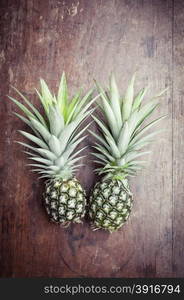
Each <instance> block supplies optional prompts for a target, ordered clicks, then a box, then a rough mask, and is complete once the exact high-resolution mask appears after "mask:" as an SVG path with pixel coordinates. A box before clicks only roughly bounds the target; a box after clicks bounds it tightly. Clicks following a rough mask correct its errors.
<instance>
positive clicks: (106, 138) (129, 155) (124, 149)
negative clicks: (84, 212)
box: [89, 74, 165, 232]
mask: <svg viewBox="0 0 184 300" xmlns="http://www.w3.org/2000/svg"><path fill="white" fill-rule="evenodd" d="M134 81H135V74H134V75H133V77H132V79H131V81H130V83H129V85H128V88H127V91H126V93H125V96H124V97H120V95H119V91H118V87H117V84H116V81H115V77H114V75H113V74H112V75H111V78H110V89H109V91H108V92H106V91H104V89H103V88H102V87H101V86H99V85H98V84H97V88H98V90H99V92H100V96H101V101H100V103H99V106H100V109H101V111H102V113H103V115H104V117H105V119H106V123H104V122H102V121H101V120H100V119H99V118H97V117H96V116H93V118H94V120H95V122H96V124H97V125H98V126H99V128H100V130H101V132H102V136H99V135H98V134H96V133H94V132H92V131H90V132H91V134H92V135H93V136H94V137H95V138H96V140H97V142H96V143H95V146H94V148H95V149H96V150H97V151H96V152H94V153H92V154H93V155H94V156H95V157H96V158H97V160H95V162H96V163H98V164H99V165H100V167H99V168H97V169H96V172H97V173H98V174H99V175H103V176H102V179H101V181H100V182H98V183H97V184H96V185H95V187H94V189H93V192H92V194H91V197H90V203H89V215H90V219H91V221H92V224H93V225H92V227H93V229H94V230H96V229H99V228H102V229H106V230H109V231H110V232H113V231H116V230H117V229H119V228H120V227H121V226H122V225H123V224H124V223H125V222H126V221H127V219H128V217H129V215H130V212H131V209H132V204H133V196H132V193H131V191H130V188H129V183H128V178H127V177H128V176H135V174H136V172H137V171H138V170H140V169H141V168H142V167H143V166H144V163H145V161H142V160H138V158H139V157H140V156H142V155H146V154H148V153H149V152H141V150H142V148H143V147H144V146H145V145H147V144H149V143H150V142H151V141H152V139H153V138H154V135H155V134H157V133H158V132H159V130H156V131H155V132H153V133H149V134H147V130H148V129H150V128H151V127H152V126H153V125H155V124H156V123H157V122H159V121H160V120H161V119H163V118H164V116H163V117H159V118H157V119H154V120H152V121H151V122H148V123H147V125H143V124H144V121H145V120H147V119H148V117H149V116H150V115H151V114H152V113H153V111H154V110H155V109H156V107H157V106H158V97H159V96H161V95H162V94H163V93H164V92H165V90H164V91H162V92H161V93H160V94H158V95H157V96H155V97H154V98H153V99H151V100H150V101H149V102H148V103H146V104H145V105H142V100H143V97H144V95H145V93H146V91H147V88H143V89H141V91H140V92H139V93H138V94H137V95H136V96H135V97H134Z"/></svg>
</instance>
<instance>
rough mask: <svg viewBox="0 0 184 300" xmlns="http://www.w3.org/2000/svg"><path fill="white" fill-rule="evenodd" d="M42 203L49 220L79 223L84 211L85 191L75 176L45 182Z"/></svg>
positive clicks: (64, 223)
mask: <svg viewBox="0 0 184 300" xmlns="http://www.w3.org/2000/svg"><path fill="white" fill-rule="evenodd" d="M44 204H45V208H46V211H47V214H48V215H49V217H50V219H51V221H53V222H56V223H60V224H62V225H66V226H67V225H68V224H69V222H75V223H80V222H81V218H83V217H84V213H85V205H86V200H85V192H84V190H83V189H82V187H81V185H80V183H79V182H78V180H77V179H76V178H72V179H69V180H66V181H64V180H63V179H60V180H59V179H57V180H50V181H47V182H46V188H45V193H44Z"/></svg>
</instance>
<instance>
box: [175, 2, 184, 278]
mask: <svg viewBox="0 0 184 300" xmlns="http://www.w3.org/2000/svg"><path fill="white" fill-rule="evenodd" d="M183 12H184V3H183V1H176V2H174V16H173V17H174V18H173V233H174V235H173V274H174V275H175V276H178V277H183V276H184V259H183V256H184V243H183V241H184V233H183V225H182V223H183V222H182V221H183V218H184V181H183V174H184V109H183V108H184V106H183V103H184V100H183V96H184V88H183V82H184V70H183V65H184V57H183V53H184V45H183V42H182V41H183V38H184V15H183Z"/></svg>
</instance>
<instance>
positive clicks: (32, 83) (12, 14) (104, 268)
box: [0, 0, 183, 277]
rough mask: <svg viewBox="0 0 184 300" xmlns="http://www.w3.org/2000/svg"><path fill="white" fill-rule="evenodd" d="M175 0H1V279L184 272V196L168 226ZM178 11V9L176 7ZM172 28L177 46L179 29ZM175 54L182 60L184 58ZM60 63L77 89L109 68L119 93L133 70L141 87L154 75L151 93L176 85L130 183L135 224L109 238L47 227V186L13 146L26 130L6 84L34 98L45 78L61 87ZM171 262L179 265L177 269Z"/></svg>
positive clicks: (89, 173)
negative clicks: (183, 259)
mask: <svg viewBox="0 0 184 300" xmlns="http://www.w3.org/2000/svg"><path fill="white" fill-rule="evenodd" d="M179 2H180V1H179ZM172 3H173V1H171V0H167V1H160V0H156V1H146V0H145V1H139V0H136V1H126V0H121V1H120V0H116V1H115V0H114V1H110V0H109V1H106V0H102V1H97V0H94V1H85V0H80V1H76V0H73V1H70V0H69V1H48V5H45V1H44V0H41V1H34V0H29V1H28V0H27V1H25V0H20V1H10V2H7V1H4V2H3V1H1V10H0V13H1V14H2V21H1V22H2V26H1V28H2V29H1V32H2V42H1V47H2V49H1V51H0V62H1V74H2V75H1V76H2V77H1V88H0V93H1V99H2V102H1V105H0V109H1V118H0V128H2V134H1V137H0V145H1V151H2V155H1V157H0V167H1V179H2V183H1V191H2V192H1V196H2V199H1V202H0V211H1V213H0V214H1V227H2V234H1V243H0V247H1V248H0V249H1V268H0V270H1V271H0V272H1V276H8V277H10V276H13V277H33V276H50V277H51V276H58V277H79V276H80V277H82V276H88V277H155V276H158V277H169V276H172V274H174V276H177V275H178V274H179V275H180V276H181V275H182V267H180V266H179V260H180V258H181V257H182V253H181V250H182V248H181V244H180V242H181V243H182V241H183V236H182V233H181V232H180V226H181V225H180V222H181V221H177V219H178V218H179V220H181V219H180V218H181V214H180V209H182V202H181V200H179V204H178V206H175V219H174V227H172V224H173V223H172V222H173V219H172V205H173V204H172V195H173V193H172V100H173V101H174V102H173V103H174V109H175V110H174V111H175V118H176V120H175V125H174V126H175V128H176V132H177V133H178V136H179V134H181V131H180V128H179V127H180V125H181V124H180V122H181V118H178V117H177V112H178V110H179V107H180V105H181V104H176V101H177V100H176V99H180V98H179V94H178V92H177V85H176V82H179V83H177V84H182V81H179V76H180V74H182V73H181V72H182V71H180V70H179V72H178V71H177V72H178V73H177V72H176V69H175V73H176V78H177V79H176V80H175V85H174V86H175V97H174V98H172V86H171V81H172V15H173V7H172ZM175 15H180V14H179V9H178V12H177V11H176V12H175ZM176 18H177V16H176V17H175V19H176ZM180 18H181V17H180ZM180 18H179V19H178V21H176V22H179V20H180ZM176 20H177V19H176ZM175 32H176V30H175ZM176 33H177V35H176V40H175V45H176V50H177V47H178V46H177V45H179V44H177V43H179V34H180V32H179V31H177V32H176ZM174 34H175V33H174ZM176 50H175V57H176V58H175V61H174V64H176V66H177V60H178V61H180V59H181V55H178V54H177V51H176ZM178 64H179V63H178ZM177 68H178V67H177ZM63 69H64V70H65V71H66V73H67V75H68V80H69V86H70V87H71V93H73V91H74V90H75V91H76V90H77V89H78V88H79V87H80V85H81V84H82V85H83V87H84V90H86V89H88V88H89V87H91V86H92V85H93V82H92V80H93V78H96V79H98V80H100V81H101V82H102V83H103V84H106V83H107V81H108V75H109V73H110V71H111V70H115V73H116V77H117V81H118V83H119V85H120V86H122V89H121V91H122V92H123V91H124V90H125V88H126V86H127V82H128V80H129V79H130V77H131V75H132V73H133V72H134V71H135V70H136V69H138V76H137V77H138V79H137V83H136V89H138V88H140V87H142V86H144V85H146V84H147V83H148V81H149V82H150V92H149V95H148V96H152V95H153V94H154V93H155V91H156V92H157V91H159V90H160V89H163V88H165V86H169V87H170V88H169V90H168V92H167V94H166V96H165V97H163V99H162V102H161V105H160V108H159V112H157V113H158V114H159V115H162V114H167V115H168V118H167V119H165V121H163V122H162V124H160V127H166V128H167V131H166V132H164V133H163V134H162V135H160V136H159V137H158V138H157V139H156V141H155V144H154V145H153V146H151V149H152V150H153V154H152V155H151V156H150V157H149V163H148V166H147V170H145V171H142V172H141V173H140V174H139V176H137V177H136V178H134V179H132V180H131V186H132V190H133V192H134V195H135V196H134V198H135V205H134V209H133V213H132V216H131V217H130V220H129V222H128V223H127V224H126V225H125V226H124V227H123V228H122V229H121V230H119V231H118V232H116V233H113V234H111V235H110V234H108V233H106V232H103V231H96V232H93V231H91V229H90V227H89V224H88V222H87V221H85V222H84V224H83V225H75V226H73V225H72V226H71V227H69V228H67V229H62V228H60V227H58V226H56V225H54V224H51V223H49V222H48V219H47V216H46V215H45V212H44V210H43V208H42V204H41V198H42V191H43V187H44V186H43V183H42V182H40V181H38V180H37V176H36V175H33V174H31V173H28V169H27V167H26V166H25V164H26V163H27V159H26V156H25V155H23V154H22V152H21V147H20V146H18V145H17V144H15V143H13V141H14V140H17V139H20V136H19V135H18V133H17V129H23V128H24V125H23V124H22V123H21V122H20V121H18V120H17V119H16V118H15V117H14V116H12V114H11V113H12V110H15V107H14V106H13V104H12V103H10V102H9V101H8V100H7V99H6V97H5V95H6V94H10V93H11V95H13V92H12V90H11V89H10V84H13V85H14V86H16V87H17V88H18V89H20V90H22V91H24V92H25V94H27V96H28V97H30V99H31V100H32V101H33V103H35V104H36V103H38V102H37V99H36V97H35V96H34V87H37V88H38V81H39V78H40V77H43V78H44V79H45V80H46V81H47V82H48V83H49V85H50V86H51V87H52V88H53V91H56V89H57V85H58V81H59V77H60V75H61V72H62V71H63ZM178 103H181V102H178ZM93 126H94V125H93ZM176 137H177V136H176ZM176 139H177V138H175V143H177V141H176ZM22 140H23V138H22ZM92 141H93V140H92V139H91V137H90V136H89V137H88V138H87V140H86V142H85V143H86V145H88V146H89V148H88V150H87V151H86V153H87V155H88V157H87V158H86V162H87V164H86V166H85V168H83V169H81V170H80V171H79V172H78V173H77V176H78V178H79V179H80V180H81V183H82V184H83V186H84V187H85V188H86V190H87V192H88V195H89V192H90V189H91V188H92V187H93V185H94V183H95V182H96V180H97V178H95V176H94V173H93V169H94V165H93V163H92V162H91V160H90V159H91V156H90V154H89V151H90V149H91V145H92ZM179 143H180V144H178V145H177V144H175V148H174V149H175V151H174V157H175V160H177V170H178V171H174V172H175V173H173V175H174V176H176V179H175V190H174V191H175V192H174V195H175V197H178V198H179V197H180V196H181V195H182V191H181V190H180V192H179V194H177V193H176V188H177V185H178V183H180V181H181V172H182V169H181V167H180V166H179V161H178V158H179V154H178V151H179V150H178V149H180V147H181V146H182V144H181V141H180V142H179ZM180 155H181V154H180ZM178 168H179V169H178ZM178 172H179V173H178ZM176 173H177V174H176ZM180 199H181V198H180ZM173 230H174V237H175V240H174V243H175V244H174V245H176V246H177V247H179V249H180V250H179V251H178V250H175V251H174V256H173V252H172V251H173V247H172V238H173V236H172V234H173ZM178 239H180V241H178ZM173 265H175V266H176V269H175V270H174V272H173V273H172V266H173Z"/></svg>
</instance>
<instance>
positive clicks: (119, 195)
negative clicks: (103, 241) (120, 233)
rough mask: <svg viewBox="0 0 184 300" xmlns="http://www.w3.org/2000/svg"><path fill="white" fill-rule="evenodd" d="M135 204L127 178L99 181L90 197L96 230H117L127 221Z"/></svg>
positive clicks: (91, 212)
mask: <svg viewBox="0 0 184 300" xmlns="http://www.w3.org/2000/svg"><path fill="white" fill-rule="evenodd" d="M132 205H133V197H132V193H131V192H130V190H129V186H128V181H127V179H124V180H117V179H109V180H102V181H100V182H98V183H97V184H96V185H95V187H94V190H93V193H92V195H91V197H90V212H89V215H90V218H91V221H92V223H93V225H92V227H93V229H94V230H97V229H100V228H101V229H105V230H108V231H110V232H113V231H116V230H117V229H119V228H120V227H121V226H123V224H124V223H125V222H126V221H127V219H128V217H129V215H130V212H131V209H132Z"/></svg>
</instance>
